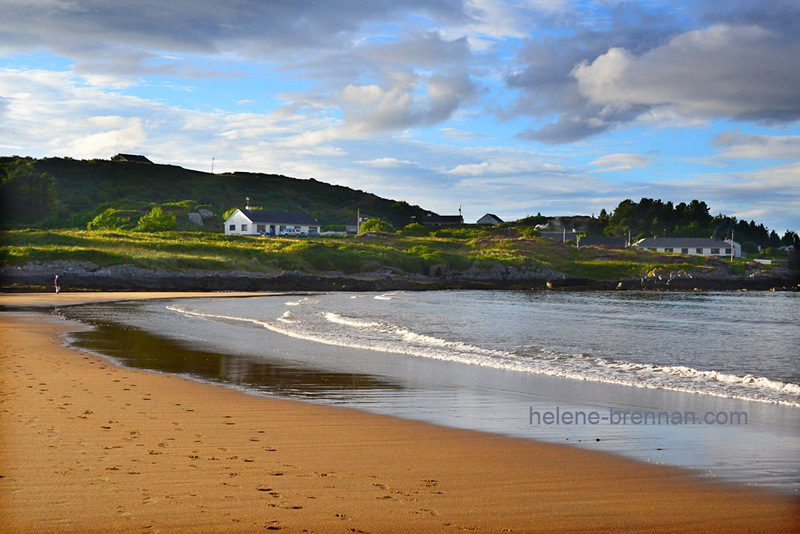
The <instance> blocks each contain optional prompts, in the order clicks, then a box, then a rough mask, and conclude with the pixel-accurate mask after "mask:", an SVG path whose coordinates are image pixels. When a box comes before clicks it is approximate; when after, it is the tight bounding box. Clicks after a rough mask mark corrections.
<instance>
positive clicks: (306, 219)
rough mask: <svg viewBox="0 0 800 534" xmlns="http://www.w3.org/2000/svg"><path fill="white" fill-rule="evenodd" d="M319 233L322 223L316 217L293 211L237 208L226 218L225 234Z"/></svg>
mask: <svg viewBox="0 0 800 534" xmlns="http://www.w3.org/2000/svg"><path fill="white" fill-rule="evenodd" d="M287 231H289V232H294V233H295V234H303V235H308V234H312V235H313V234H318V233H319V231H320V224H319V221H317V220H316V219H315V218H314V217H312V216H311V215H307V214H305V213H298V212H291V211H265V210H250V209H246V208H245V209H237V210H236V211H234V212H233V213H232V214H231V216H230V217H228V218H227V219H226V220H225V235H282V234H283V233H284V232H287Z"/></svg>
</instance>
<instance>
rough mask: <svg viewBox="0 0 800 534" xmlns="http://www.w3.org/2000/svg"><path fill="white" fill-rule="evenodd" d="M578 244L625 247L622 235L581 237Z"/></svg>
mask: <svg viewBox="0 0 800 534" xmlns="http://www.w3.org/2000/svg"><path fill="white" fill-rule="evenodd" d="M579 245H580V246H582V247H614V248H625V245H626V240H625V238H624V237H581V239H580V243H579Z"/></svg>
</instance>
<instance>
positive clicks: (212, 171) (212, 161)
mask: <svg viewBox="0 0 800 534" xmlns="http://www.w3.org/2000/svg"><path fill="white" fill-rule="evenodd" d="M211 174H214V158H211Z"/></svg>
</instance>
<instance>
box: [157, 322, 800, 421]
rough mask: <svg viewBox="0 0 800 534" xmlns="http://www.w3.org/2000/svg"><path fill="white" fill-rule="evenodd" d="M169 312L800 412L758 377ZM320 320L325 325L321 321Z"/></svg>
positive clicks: (372, 329) (796, 393)
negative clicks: (724, 398)
mask: <svg viewBox="0 0 800 534" xmlns="http://www.w3.org/2000/svg"><path fill="white" fill-rule="evenodd" d="M168 309H170V310H172V311H174V312H177V313H182V314H184V315H186V316H190V317H198V318H203V319H209V320H222V321H238V322H242V323H250V324H253V325H255V326H259V327H263V328H267V329H269V330H271V331H273V332H276V333H279V334H283V335H286V336H290V337H293V338H296V339H303V340H308V341H314V342H319V343H325V344H328V345H336V346H342V347H349V348H353V349H366V350H377V351H381V352H391V353H399V354H406V355H411V356H417V357H424V358H431V359H436V360H442V361H450V362H457V363H462V364H468V365H477V366H482V367H488V368H494V369H503V370H508V371H515V372H525V373H537V374H542V375H549V376H556V377H563V378H570V379H577V380H588V381H596V382H606V383H612V384H619V385H626V386H632V387H643V388H653V389H667V390H673V391H683V392H691V393H699V394H707V395H714V396H719V397H729V398H736V399H743V400H751V401H760V402H771V403H778V404H784V405H789V406H798V407H800V385H798V384H792V383H787V382H781V381H778V380H772V379H769V378H764V377H754V376H752V375H745V376H737V375H733V374H726V373H721V372H717V371H704V370H698V369H694V368H691V367H688V366H658V365H652V364H641V363H633V362H626V361H615V360H610V359H606V358H597V357H591V356H586V355H583V354H566V353H557V352H552V351H545V350H538V351H527V352H523V353H518V354H514V353H511V352H507V351H503V350H494V349H487V348H482V347H478V346H475V345H471V344H468V343H463V342H458V341H450V340H445V339H441V338H437V337H434V336H430V335H426V334H420V333H417V332H414V331H412V330H410V329H408V328H405V327H401V326H398V325H393V324H389V323H381V322H377V321H363V320H359V319H355V318H349V317H344V316H342V315H340V314H336V313H332V312H326V313H318V314H305V315H303V316H298V315H296V314H295V313H292V312H290V311H287V312H285V313H284V314H283V315H282V316H281V317H279V318H278V319H277V320H267V319H264V320H261V319H253V318H247V317H237V316H228V315H218V314H212V313H204V312H198V311H191V310H187V309H184V308H179V307H177V306H169V307H168ZM315 317H321V318H323V319H324V320H323V321H319V320H317V319H315ZM326 325H327V326H326Z"/></svg>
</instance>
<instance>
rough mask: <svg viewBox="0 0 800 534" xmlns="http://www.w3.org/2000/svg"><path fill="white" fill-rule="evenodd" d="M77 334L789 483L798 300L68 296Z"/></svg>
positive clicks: (275, 386)
mask: <svg viewBox="0 0 800 534" xmlns="http://www.w3.org/2000/svg"><path fill="white" fill-rule="evenodd" d="M65 313H66V314H67V315H68V316H69V317H72V318H77V319H80V320H83V321H85V322H89V323H92V324H94V325H95V326H97V328H96V329H95V330H92V331H88V332H83V333H76V334H73V336H74V343H76V344H77V345H79V346H81V347H83V348H87V349H90V350H94V351H96V352H99V353H103V354H105V355H108V356H111V357H114V358H117V359H118V360H120V361H122V362H123V363H125V364H127V365H132V366H136V367H145V368H150V369H154V370H159V371H162V372H171V373H177V374H182V375H186V376H191V377H195V378H199V379H202V380H207V381H213V382H219V383H224V384H227V385H229V386H232V387H237V388H240V389H243V390H245V391H248V392H252V393H257V394H266V395H276V396H288V397H292V398H301V399H304V400H310V401H313V402H322V403H327V404H337V405H345V406H352V407H357V408H360V409H365V410H369V411H373V412H377V413H385V414H390V415H395V416H400V417H407V418H413V419H420V420H425V421H429V422H433V423H437V424H443V425H448V426H455V427H461V428H468V429H474V430H481V431H488V432H495V433H500V434H505V435H510V436H515V437H524V438H532V439H540V440H546V441H554V442H564V443H568V444H573V445H578V446H581V447H585V448H592V449H597V450H604V451H609V452H614V453H619V454H623V455H627V456H630V457H633V458H636V459H639V460H643V461H647V462H652V463H661V464H669V465H676V466H680V467H685V468H689V469H692V470H694V471H695V472H697V473H701V474H705V475H709V476H715V477H721V478H723V479H727V480H733V481H737V482H741V483H747V484H757V485H762V486H769V487H773V488H776V489H779V490H781V491H789V492H794V493H797V492H800V349H798V347H800V295H798V294H796V293H761V292H759V293H733V292H720V293H654V292H522V291H437V292H391V293H330V294H308V295H300V294H297V295H290V296H279V297H260V298H237V299H230V298H219V299H213V298H212V299H183V300H172V301H151V302H146V303H114V304H95V305H91V306H81V307H75V308H72V309H70V310H69V311H67V312H65Z"/></svg>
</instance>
